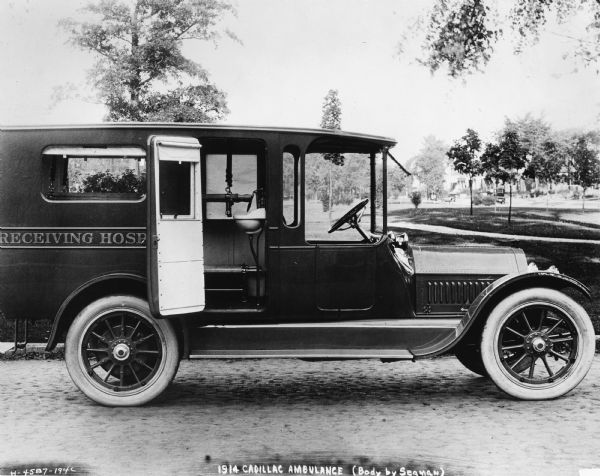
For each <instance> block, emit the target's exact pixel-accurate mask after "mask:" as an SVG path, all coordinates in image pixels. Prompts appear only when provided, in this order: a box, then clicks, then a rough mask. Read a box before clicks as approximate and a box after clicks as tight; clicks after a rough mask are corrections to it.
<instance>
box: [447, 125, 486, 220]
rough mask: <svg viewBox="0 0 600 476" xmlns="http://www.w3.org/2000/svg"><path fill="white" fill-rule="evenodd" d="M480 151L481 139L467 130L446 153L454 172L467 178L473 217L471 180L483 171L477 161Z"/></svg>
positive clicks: (472, 131)
mask: <svg viewBox="0 0 600 476" xmlns="http://www.w3.org/2000/svg"><path fill="white" fill-rule="evenodd" d="M480 150H481V139H480V138H479V135H478V134H477V132H475V131H474V130H473V129H467V133H466V134H465V135H464V136H462V137H461V139H460V140H458V141H456V142H455V143H454V145H453V146H452V147H451V148H450V150H448V152H446V155H447V156H448V158H449V159H450V160H451V161H452V166H453V167H454V170H456V171H457V172H458V173H460V174H463V175H467V176H468V177H469V193H470V196H471V213H470V214H471V215H473V178H474V177H477V176H478V175H481V173H482V171H483V169H482V166H481V160H479V157H478V155H479V151H480Z"/></svg>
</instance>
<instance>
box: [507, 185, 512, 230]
mask: <svg viewBox="0 0 600 476" xmlns="http://www.w3.org/2000/svg"><path fill="white" fill-rule="evenodd" d="M511 214H512V182H510V185H509V187H508V224H509V225H510V217H511Z"/></svg>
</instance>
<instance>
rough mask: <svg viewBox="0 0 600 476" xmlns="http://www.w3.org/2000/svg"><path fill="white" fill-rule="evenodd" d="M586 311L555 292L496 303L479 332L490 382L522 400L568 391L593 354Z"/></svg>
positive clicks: (516, 296)
mask: <svg viewBox="0 0 600 476" xmlns="http://www.w3.org/2000/svg"><path fill="white" fill-rule="evenodd" d="M595 345H596V340H595V335H594V328H593V326H592V322H591V320H590V318H589V316H588V315H587V313H586V312H585V310H584V309H583V308H582V307H581V306H580V305H579V304H577V303H576V302H575V301H573V300H572V299H571V298H569V297H568V296H566V295H565V294H563V293H561V292H559V291H556V290H554V289H546V288H531V289H525V290H523V291H519V292H517V293H515V294H512V295H511V296H509V297H507V298H506V299H504V300H503V301H501V302H500V303H499V304H498V305H497V306H496V307H495V308H494V309H493V310H492V312H491V313H490V315H489V317H488V319H487V322H486V325H485V327H484V330H483V335H482V340H481V357H482V359H483V363H484V365H485V368H486V370H487V372H488V375H489V377H490V378H491V379H492V380H493V382H494V383H495V384H496V385H497V386H498V387H499V388H500V389H501V390H503V391H504V392H506V393H508V394H509V395H511V396H513V397H516V398H520V399H523V400H546V399H551V398H557V397H560V396H562V395H565V394H566V393H568V392H570V391H571V390H572V389H573V388H575V387H576V386H577V385H578V384H579V382H581V380H582V379H583V378H584V377H585V375H586V374H587V372H588V370H589V369H590V366H591V364H592V361H593V359H594V352H595Z"/></svg>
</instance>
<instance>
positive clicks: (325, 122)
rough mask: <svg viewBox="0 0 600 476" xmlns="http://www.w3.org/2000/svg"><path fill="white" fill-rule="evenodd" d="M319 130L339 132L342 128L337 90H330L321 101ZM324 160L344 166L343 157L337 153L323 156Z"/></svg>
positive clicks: (340, 104)
mask: <svg viewBox="0 0 600 476" xmlns="http://www.w3.org/2000/svg"><path fill="white" fill-rule="evenodd" d="M321 128H323V129H334V130H336V131H339V130H340V129H341V128H342V103H341V101H340V98H339V97H338V90H337V89H330V90H329V92H328V93H327V95H326V96H325V99H324V100H323V116H322V117H321ZM324 157H325V160H329V161H331V163H333V164H335V165H344V156H343V155H342V154H339V153H335V152H330V153H326V154H324Z"/></svg>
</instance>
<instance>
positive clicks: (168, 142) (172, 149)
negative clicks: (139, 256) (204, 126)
mask: <svg viewBox="0 0 600 476" xmlns="http://www.w3.org/2000/svg"><path fill="white" fill-rule="evenodd" d="M149 149H150V151H151V152H150V155H151V157H150V164H149V167H148V169H149V177H148V195H149V200H148V232H149V233H148V245H147V250H148V298H149V301H150V309H151V311H152V313H153V314H154V315H155V316H156V317H165V316H171V315H176V314H190V313H194V312H200V311H202V310H203V309H204V304H205V293H204V251H203V235H202V203H201V197H202V193H201V192H202V191H201V181H200V143H199V142H198V140H197V139H195V138H193V137H169V136H153V137H151V138H150V147H149Z"/></svg>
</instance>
